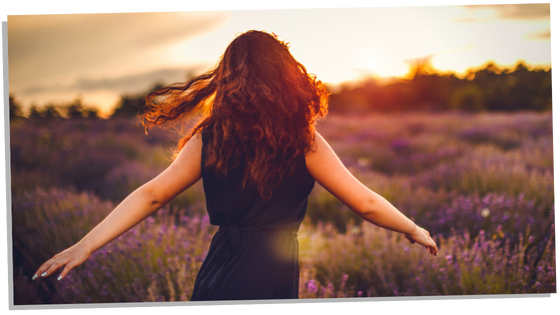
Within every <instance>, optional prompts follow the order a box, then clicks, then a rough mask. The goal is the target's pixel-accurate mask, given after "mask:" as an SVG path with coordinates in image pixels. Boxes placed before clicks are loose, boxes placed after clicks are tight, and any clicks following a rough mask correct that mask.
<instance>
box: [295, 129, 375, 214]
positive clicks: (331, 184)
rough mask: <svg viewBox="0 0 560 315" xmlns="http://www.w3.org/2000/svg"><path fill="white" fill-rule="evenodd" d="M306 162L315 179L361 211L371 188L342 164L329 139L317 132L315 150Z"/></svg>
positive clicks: (340, 198)
mask: <svg viewBox="0 0 560 315" xmlns="http://www.w3.org/2000/svg"><path fill="white" fill-rule="evenodd" d="M305 162H306V165H307V170H308V171H309V174H311V176H313V178H315V180H316V181H317V182H318V183H319V184H320V185H321V186H323V187H324V188H325V189H327V190H328V191H329V192H330V193H332V194H333V195H334V196H335V197H337V198H338V199H339V200H340V201H342V202H344V203H345V204H346V205H347V206H348V207H350V209H352V210H354V211H360V209H361V208H362V205H363V204H364V200H365V198H367V196H368V194H369V193H370V191H369V189H368V188H367V187H365V186H364V185H363V184H362V183H360V182H359V181H358V180H357V179H356V178H355V177H354V176H353V175H352V174H351V173H350V172H349V171H348V169H346V166H344V164H342V162H341V161H340V159H339V158H338V156H337V155H336V153H335V152H334V150H333V149H332V148H331V146H330V145H329V144H328V143H327V141H326V140H325V139H324V138H323V137H322V136H321V135H320V134H319V133H318V132H316V133H315V143H314V146H313V150H312V151H311V152H310V153H309V154H307V155H306V157H305Z"/></svg>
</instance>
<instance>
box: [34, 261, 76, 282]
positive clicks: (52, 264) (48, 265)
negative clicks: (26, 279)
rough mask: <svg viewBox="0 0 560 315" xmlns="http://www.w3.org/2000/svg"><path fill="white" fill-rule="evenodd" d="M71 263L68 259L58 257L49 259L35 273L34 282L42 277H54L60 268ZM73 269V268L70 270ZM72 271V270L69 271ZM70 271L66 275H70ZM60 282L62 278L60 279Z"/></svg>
mask: <svg viewBox="0 0 560 315" xmlns="http://www.w3.org/2000/svg"><path fill="white" fill-rule="evenodd" d="M68 262H69V259H68V258H61V257H60V256H58V255H56V256H54V257H53V258H51V259H49V260H48V261H46V262H45V263H44V264H43V265H42V266H41V267H40V268H39V269H38V270H37V272H36V273H35V275H34V276H33V278H32V280H35V279H37V277H39V276H41V277H48V276H50V275H52V274H53V273H54V272H55V271H56V270H57V269H58V268H60V267H61V266H63V265H67V264H68ZM70 269H72V268H70ZM68 271H70V270H68ZM68 271H66V273H68ZM59 280H60V277H59Z"/></svg>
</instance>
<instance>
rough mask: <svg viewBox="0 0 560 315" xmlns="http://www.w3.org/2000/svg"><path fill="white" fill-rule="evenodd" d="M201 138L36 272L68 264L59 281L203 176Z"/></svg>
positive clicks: (48, 270)
mask: <svg viewBox="0 0 560 315" xmlns="http://www.w3.org/2000/svg"><path fill="white" fill-rule="evenodd" d="M201 151H202V139H201V138H200V136H199V135H197V136H194V137H192V138H191V139H190V140H189V142H187V143H186V144H185V146H184V147H183V149H182V150H181V152H179V154H178V156H177V158H176V159H175V161H173V163H172V164H171V165H170V166H169V167H168V168H167V169H166V170H165V171H164V172H162V173H161V174H160V175H158V176H157V177H156V178H154V179H152V180H151V181H149V182H148V183H146V184H144V185H143V186H142V187H140V188H138V189H136V190H135V191H134V192H132V193H131V194H130V195H129V196H128V197H126V198H125V199H124V200H123V201H122V202H121V203H120V204H119V205H118V206H117V207H116V208H115V209H114V210H113V211H112V212H111V213H110V214H109V215H108V216H107V217H106V218H105V219H104V220H103V221H102V222H101V223H99V224H98V225H97V226H96V227H95V228H94V229H93V230H91V231H90V232H89V233H88V234H87V235H86V236H85V237H84V238H83V239H82V240H81V241H80V242H78V243H77V244H76V245H74V246H72V247H70V248H68V249H66V250H65V251H63V252H61V253H59V254H57V255H55V256H54V257H53V258H51V259H50V260H48V261H47V262H45V263H44V264H43V265H42V266H41V267H40V268H39V269H38V270H37V272H36V274H35V276H34V277H33V280H35V278H36V277H37V276H38V275H41V276H43V277H44V276H49V275H51V274H53V273H54V272H55V271H56V270H57V269H58V268H60V267H62V266H65V268H64V270H63V271H62V272H61V274H60V276H59V278H58V280H60V279H61V278H63V277H64V276H66V274H67V273H68V272H69V271H70V270H71V269H72V268H74V267H75V266H78V265H81V264H82V263H83V262H84V261H86V260H87V259H88V258H89V257H90V256H91V254H92V253H93V252H94V251H96V250H97V249H99V248H101V247H103V246H104V245H105V244H107V243H109V242H110V241H112V240H114V239H115V238H117V237H118V236H120V235H121V234H123V233H124V232H126V231H128V230H129V229H131V228H132V227H134V226H135V225H136V224H138V223H140V222H141V221H142V220H144V219H145V218H146V217H148V216H149V215H150V214H152V213H154V212H155V211H157V210H158V209H160V208H161V207H163V206H164V205H166V204H167V203H168V202H169V201H170V200H171V199H173V198H175V196H177V195H178V194H180V193H181V192H182V191H184V190H185V189H187V188H189V187H190V186H192V185H193V184H194V183H196V182H197V181H198V180H199V179H200V177H201V166H200V165H201V164H200V163H201Z"/></svg>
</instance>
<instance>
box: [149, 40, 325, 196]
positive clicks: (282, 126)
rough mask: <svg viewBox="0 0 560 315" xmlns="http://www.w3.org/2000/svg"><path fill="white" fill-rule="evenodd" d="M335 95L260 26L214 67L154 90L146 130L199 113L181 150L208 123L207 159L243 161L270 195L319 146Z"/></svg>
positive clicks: (247, 179) (249, 179)
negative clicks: (319, 122) (319, 124)
mask: <svg viewBox="0 0 560 315" xmlns="http://www.w3.org/2000/svg"><path fill="white" fill-rule="evenodd" d="M328 95H329V93H328V90H327V89H326V87H325V86H324V85H323V84H322V83H321V81H319V80H317V79H316V77H315V75H313V74H310V73H307V70H306V69H305V67H304V66H303V65H302V64H301V63H299V62H298V61H296V60H295V58H294V57H293V56H292V54H291V53H290V51H289V44H288V43H287V42H285V41H280V40H279V39H278V38H277V36H276V34H274V33H272V34H269V33H266V32H261V31H254V30H253V31H248V32H246V33H243V34H241V35H239V36H237V37H236V38H235V39H234V40H233V41H232V42H231V43H230V44H229V45H228V47H227V48H226V50H225V52H224V54H223V55H222V57H221V58H220V60H219V62H218V64H217V66H216V67H215V68H214V69H213V70H210V71H208V72H206V73H204V74H202V75H199V76H197V77H194V78H192V79H190V80H188V81H187V82H186V83H175V84H172V85H169V86H166V87H163V88H160V89H157V90H155V91H154V92H151V93H149V94H148V95H147V96H146V106H145V108H144V111H143V113H141V114H140V118H141V120H142V124H143V126H144V127H145V129H146V131H147V130H148V129H149V128H151V127H153V126H163V125H170V124H169V123H171V125H174V124H173V123H177V122H185V121H187V120H191V121H192V120H193V119H194V126H193V125H191V127H190V128H189V129H188V132H187V135H186V136H185V137H184V138H182V139H181V140H179V143H178V145H177V148H176V151H175V156H176V154H177V153H178V152H179V151H180V150H181V149H182V148H183V146H184V145H185V143H187V141H189V139H191V138H192V137H193V136H194V135H196V134H197V133H201V132H202V131H204V132H205V133H207V134H208V135H209V136H208V138H207V139H208V141H207V143H205V144H204V150H205V151H204V154H205V160H204V161H203V163H204V164H203V165H204V167H206V168H207V169H209V170H212V171H213V172H215V174H217V175H218V176H225V175H226V174H227V173H228V171H229V170H231V169H233V168H236V167H239V166H241V167H243V168H244V178H243V183H242V185H243V187H245V186H246V185H254V186H255V187H256V188H257V189H258V191H259V193H260V194H261V196H263V197H269V196H270V195H271V190H272V188H274V187H276V186H277V185H279V184H280V182H282V180H283V179H284V178H286V177H288V176H290V175H291V174H293V172H294V170H295V166H296V159H297V158H298V157H301V156H305V154H306V153H308V152H309V151H310V150H312V147H313V145H314V141H315V127H314V125H315V120H316V118H317V117H324V116H325V115H326V114H327V106H328V105H327V100H328ZM205 139H206V138H205Z"/></svg>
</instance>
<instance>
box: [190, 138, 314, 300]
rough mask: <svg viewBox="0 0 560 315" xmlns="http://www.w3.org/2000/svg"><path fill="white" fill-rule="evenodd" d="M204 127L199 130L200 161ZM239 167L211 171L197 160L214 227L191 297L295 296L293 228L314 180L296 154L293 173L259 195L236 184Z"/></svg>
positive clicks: (205, 140)
mask: <svg viewBox="0 0 560 315" xmlns="http://www.w3.org/2000/svg"><path fill="white" fill-rule="evenodd" d="M208 137H209V135H208V132H205V131H204V132H203V133H202V141H203V149H202V161H204V159H205V150H204V143H208ZM242 179H243V170H242V169H241V168H237V169H234V170H232V171H230V172H228V174H227V175H226V176H225V177H217V176H216V175H215V174H213V173H212V172H210V171H209V170H207V169H205V168H204V162H203V166H202V180H203V186H204V193H205V195H206V207H207V210H208V215H209V217H210V223H211V224H213V225H219V226H220V228H219V230H218V231H217V232H216V234H215V235H214V237H213V239H212V242H211V244H210V249H209V251H208V255H207V256H206V259H205V260H204V262H203V264H202V267H201V269H200V271H199V273H198V276H197V278H196V281H195V284H194V289H193V294H192V297H191V301H201V300H254V299H297V298H298V291H299V264H298V251H299V247H298V240H297V231H298V229H299V226H300V224H301V222H302V221H303V218H304V216H305V212H306V210H307V197H308V195H309V193H310V192H311V190H312V189H313V186H314V184H315V180H314V179H313V177H311V175H310V174H309V172H308V171H307V167H306V165H305V157H304V156H301V157H300V158H298V164H297V168H296V171H295V172H294V174H293V175H292V176H290V177H288V178H286V179H285V180H284V181H283V182H282V183H281V184H280V185H279V186H277V187H276V188H275V189H273V190H272V197H271V198H270V199H263V198H262V197H261V196H260V194H259V193H258V191H257V189H256V188H255V187H251V186H249V187H247V186H246V187H245V189H242V187H241V181H242Z"/></svg>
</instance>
